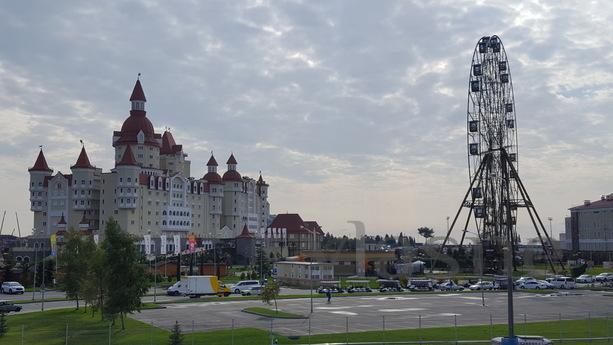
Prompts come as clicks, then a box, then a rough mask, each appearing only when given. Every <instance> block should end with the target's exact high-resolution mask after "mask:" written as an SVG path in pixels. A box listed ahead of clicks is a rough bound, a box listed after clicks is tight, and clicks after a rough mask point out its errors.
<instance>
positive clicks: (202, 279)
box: [166, 276, 230, 297]
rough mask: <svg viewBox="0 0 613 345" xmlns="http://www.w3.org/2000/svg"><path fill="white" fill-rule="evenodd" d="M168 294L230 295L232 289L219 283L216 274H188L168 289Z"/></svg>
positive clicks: (193, 295) (197, 295)
mask: <svg viewBox="0 0 613 345" xmlns="http://www.w3.org/2000/svg"><path fill="white" fill-rule="evenodd" d="M166 294H168V295H185V296H189V297H200V296H205V295H218V296H229V295H230V289H228V288H227V287H226V286H225V285H222V284H220V283H219V280H218V279H217V277H216V276H187V277H185V279H181V281H178V282H176V283H175V284H174V285H173V286H171V287H169V288H168V290H167V291H166Z"/></svg>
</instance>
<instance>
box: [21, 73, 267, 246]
mask: <svg viewBox="0 0 613 345" xmlns="http://www.w3.org/2000/svg"><path fill="white" fill-rule="evenodd" d="M130 102H131V110H130V115H129V117H128V118H127V119H126V120H125V121H124V123H123V125H122V127H121V130H119V131H115V132H113V137H112V143H113V147H114V150H115V167H114V168H113V169H111V171H108V172H103V171H102V169H100V168H96V167H95V166H93V165H92V164H91V163H90V160H89V157H88V155H87V152H86V150H85V147H84V146H83V147H82V148H81V152H80V154H79V156H78V158H77V160H76V163H75V164H74V165H72V166H71V167H70V170H71V173H70V174H63V173H61V172H60V171H57V172H56V173H54V172H53V170H52V169H51V168H50V167H49V165H48V164H47V161H46V159H45V156H44V153H43V151H42V149H41V150H40V152H39V154H38V157H37V159H36V162H35V163H34V166H33V167H32V168H30V169H28V171H29V173H30V187H29V191H30V207H31V210H32V212H33V214H34V234H33V235H34V236H35V237H48V236H49V235H51V234H53V233H56V232H57V231H58V230H64V229H69V228H74V229H81V230H83V229H84V228H86V229H87V230H89V231H91V232H93V233H97V232H99V231H100V230H101V229H104V227H105V225H106V223H107V222H108V220H109V219H110V218H111V217H112V218H113V219H115V220H117V221H118V222H119V225H120V226H121V228H122V229H124V230H125V231H127V232H129V233H130V234H133V235H135V236H137V238H139V237H140V238H142V237H143V236H144V235H146V234H150V235H151V237H152V238H159V237H160V236H161V235H166V236H167V237H168V238H169V239H170V241H169V242H170V243H168V244H167V251H173V250H174V247H173V246H174V244H173V242H172V239H173V237H174V235H179V236H180V237H181V238H185V237H186V236H187V235H188V234H194V235H196V236H197V237H199V238H217V237H220V236H221V234H222V232H225V236H226V237H236V236H238V235H239V234H240V233H241V230H242V229H243V227H244V226H245V225H247V227H248V229H249V231H251V232H258V231H260V229H264V228H266V226H267V224H268V217H269V214H270V205H269V203H268V184H267V183H266V182H265V181H264V180H263V178H262V175H261V174H260V176H259V179H257V180H255V179H253V178H250V177H247V176H241V174H240V173H239V172H238V170H237V166H238V162H237V160H236V158H235V157H234V154H231V155H230V157H229V158H228V160H227V163H226V164H227V170H226V171H225V172H224V173H223V176H221V175H220V174H219V173H218V172H217V168H218V164H217V161H216V159H215V157H214V156H213V154H211V157H210V159H209V161H208V163H207V164H206V165H207V170H206V172H205V173H204V174H203V176H202V177H192V176H191V162H190V161H189V160H188V159H187V157H188V155H187V153H186V152H185V151H184V150H183V146H182V145H178V144H177V143H176V142H175V140H174V138H173V135H172V133H171V132H170V131H168V130H166V131H165V132H164V133H162V134H159V133H156V132H155V130H154V127H153V124H152V123H151V121H150V120H149V119H148V118H147V112H146V110H145V104H146V98H145V93H144V91H143V89H142V86H141V83H140V80H137V81H136V85H135V86H134V90H133V92H132V95H131V97H130ZM85 225H86V226H85ZM152 243H154V245H153V246H155V244H157V243H159V241H157V242H156V241H153V242H152ZM153 250H154V252H159V248H157V249H156V248H153Z"/></svg>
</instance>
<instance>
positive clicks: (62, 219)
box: [57, 213, 66, 225]
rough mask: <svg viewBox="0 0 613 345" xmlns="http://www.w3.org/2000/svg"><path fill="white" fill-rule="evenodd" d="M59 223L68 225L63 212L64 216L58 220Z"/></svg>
mask: <svg viewBox="0 0 613 345" xmlns="http://www.w3.org/2000/svg"><path fill="white" fill-rule="evenodd" d="M57 225H66V219H64V214H63V213H62V218H60V221H59V222H57Z"/></svg>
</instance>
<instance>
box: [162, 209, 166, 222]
mask: <svg viewBox="0 0 613 345" xmlns="http://www.w3.org/2000/svg"><path fill="white" fill-rule="evenodd" d="M165 215H166V211H162V216H165ZM164 225H165V224H164Z"/></svg>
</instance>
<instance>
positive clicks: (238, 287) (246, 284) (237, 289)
mask: <svg viewBox="0 0 613 345" xmlns="http://www.w3.org/2000/svg"><path fill="white" fill-rule="evenodd" d="M255 286H261V285H260V282H259V281H257V280H242V281H240V282H238V283H236V284H234V285H232V287H231V288H230V291H232V292H234V293H242V292H243V291H246V290H249V289H251V288H252V287H255Z"/></svg>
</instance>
